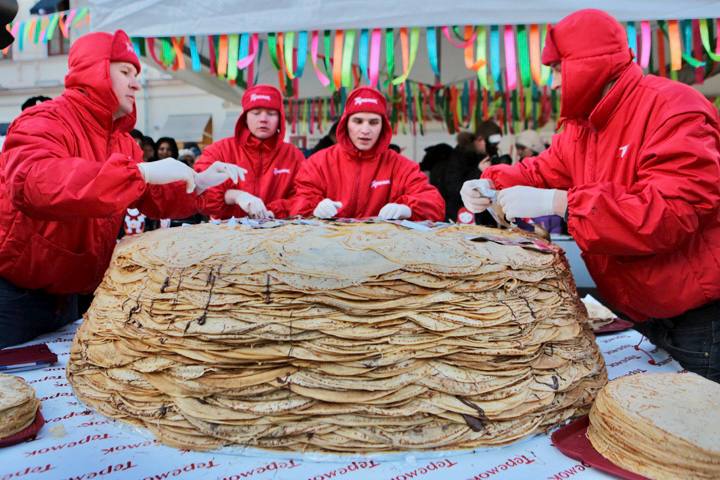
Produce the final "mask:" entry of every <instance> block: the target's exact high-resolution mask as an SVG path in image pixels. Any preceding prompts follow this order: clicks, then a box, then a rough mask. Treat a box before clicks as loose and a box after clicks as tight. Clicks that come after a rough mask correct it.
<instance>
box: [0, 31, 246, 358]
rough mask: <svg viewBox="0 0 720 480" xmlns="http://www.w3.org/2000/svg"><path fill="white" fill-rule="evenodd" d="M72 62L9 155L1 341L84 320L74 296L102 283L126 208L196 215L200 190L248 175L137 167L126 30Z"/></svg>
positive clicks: (9, 143)
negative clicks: (57, 89)
mask: <svg viewBox="0 0 720 480" xmlns="http://www.w3.org/2000/svg"><path fill="white" fill-rule="evenodd" d="M68 66H69V71H68V74H67V76H66V77H65V87H66V88H65V91H64V92H63V94H62V95H60V96H59V97H57V98H55V99H53V100H50V101H47V102H44V103H41V104H39V105H36V106H34V107H32V108H29V109H27V110H25V111H24V112H23V113H22V114H21V115H20V116H19V117H18V118H17V119H16V120H15V121H14V122H13V123H12V125H10V128H9V130H8V134H7V138H6V140H5V144H4V146H3V151H2V154H0V174H1V175H2V188H0V238H1V239H2V241H0V332H1V334H0V348H2V347H6V346H9V345H14V344H17V343H21V342H24V341H27V340H30V339H32V338H34V337H36V336H37V335H40V334H42V333H44V332H47V331H51V330H54V329H56V328H58V327H60V326H62V325H64V324H66V323H68V322H70V321H74V320H76V319H77V318H78V309H77V294H80V293H91V292H92V291H93V290H94V289H95V288H96V287H97V286H98V284H99V283H100V280H101V279H102V276H103V274H104V272H105V269H106V268H107V266H108V264H109V263H110V256H111V254H112V252H113V248H114V247H115V243H116V240H115V238H116V236H117V232H118V230H119V229H120V225H121V223H122V221H123V218H124V216H125V211H126V209H127V208H128V207H131V208H138V209H139V210H140V211H142V212H143V213H144V214H146V215H149V216H152V217H155V218H160V217H167V216H176V217H187V216H189V215H192V214H194V213H195V212H196V211H197V207H196V203H197V195H196V193H199V192H200V191H201V190H203V189H205V188H209V187H211V186H214V185H217V184H219V183H221V182H224V181H225V180H226V179H227V178H229V177H231V178H238V176H242V172H241V171H240V170H239V169H238V168H237V167H234V166H230V165H223V164H217V165H215V166H213V167H212V168H210V169H208V171H207V173H205V174H203V175H198V174H196V173H195V172H194V171H193V170H192V169H191V168H190V167H188V166H187V165H185V164H183V163H182V162H179V161H177V160H174V159H165V160H160V161H157V162H153V163H140V162H142V151H141V150H140V147H138V145H137V143H136V142H135V141H134V140H133V139H132V137H131V136H130V135H129V132H130V130H131V129H132V128H133V126H134V125H135V115H136V114H135V93H136V92H137V91H138V90H139V88H140V86H139V84H138V82H137V80H136V78H135V77H136V75H137V74H138V72H139V71H140V62H139V61H138V58H137V56H136V55H135V53H134V51H133V47H132V44H131V43H130V39H129V38H128V36H127V35H126V34H125V33H124V32H122V31H117V32H115V34H109V33H92V34H88V35H85V36H83V37H81V38H79V39H78V40H77V41H76V42H75V43H74V44H73V46H72V48H71V49H70V55H69V58H68ZM193 191H195V193H193Z"/></svg>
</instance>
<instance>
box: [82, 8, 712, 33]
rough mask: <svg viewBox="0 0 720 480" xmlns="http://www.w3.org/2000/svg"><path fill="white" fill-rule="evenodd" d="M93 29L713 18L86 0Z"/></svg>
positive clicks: (691, 12)
mask: <svg viewBox="0 0 720 480" xmlns="http://www.w3.org/2000/svg"><path fill="white" fill-rule="evenodd" d="M89 5H90V7H91V9H92V21H93V29H94V30H100V31H113V30H116V29H118V28H122V29H124V30H125V31H126V32H127V33H128V34H129V35H131V36H180V35H189V34H192V35H211V34H221V33H243V32H277V31H282V32H285V31H302V30H324V29H346V28H374V27H413V26H421V27H427V26H441V25H497V24H503V25H504V24H526V23H552V22H557V21H558V20H560V19H561V18H562V17H564V16H565V15H567V14H569V13H571V12H573V11H575V10H578V9H581V8H601V9H603V10H606V11H607V12H609V13H611V14H612V15H614V16H615V17H616V18H617V19H618V20H621V21H627V20H663V19H684V18H710V17H712V18H715V17H719V16H720V1H712V0H687V1H682V2H680V1H677V0H634V1H628V0H607V1H603V2H598V1H586V0H534V1H533V0H512V1H509V0H483V1H478V0H456V1H453V2H442V1H440V2H438V1H436V0H432V1H428V0H394V1H387V0H294V1H293V0H275V1H268V0H243V1H241V2H238V1H237V0H213V1H205V2H200V1H197V0H128V1H124V2H118V1H117V0H89Z"/></svg>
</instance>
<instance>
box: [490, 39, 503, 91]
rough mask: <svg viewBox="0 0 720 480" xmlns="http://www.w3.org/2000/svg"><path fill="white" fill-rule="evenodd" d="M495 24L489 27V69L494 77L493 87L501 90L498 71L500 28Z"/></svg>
mask: <svg viewBox="0 0 720 480" xmlns="http://www.w3.org/2000/svg"><path fill="white" fill-rule="evenodd" d="M498 28H499V27H498V26H497V25H493V26H492V27H490V69H491V70H492V76H493V79H494V83H495V87H496V88H497V89H498V90H500V91H502V81H501V77H502V75H501V72H500V30H499V29H498Z"/></svg>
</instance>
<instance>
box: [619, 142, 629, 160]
mask: <svg viewBox="0 0 720 480" xmlns="http://www.w3.org/2000/svg"><path fill="white" fill-rule="evenodd" d="M629 147H630V144H629V143H628V144H627V145H623V146H622V147H620V148H618V150H620V158H625V155H626V154H627V151H628V148H629Z"/></svg>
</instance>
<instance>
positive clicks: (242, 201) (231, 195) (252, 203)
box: [225, 190, 273, 218]
mask: <svg viewBox="0 0 720 480" xmlns="http://www.w3.org/2000/svg"><path fill="white" fill-rule="evenodd" d="M225 203H227V204H228V205H237V206H239V207H240V208H242V209H243V210H245V212H247V214H248V216H249V217H250V218H273V214H272V212H270V211H268V209H267V208H266V207H265V202H263V201H262V199H260V198H258V197H256V196H255V195H251V194H249V193H247V192H243V191H242V190H228V191H227V192H225Z"/></svg>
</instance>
